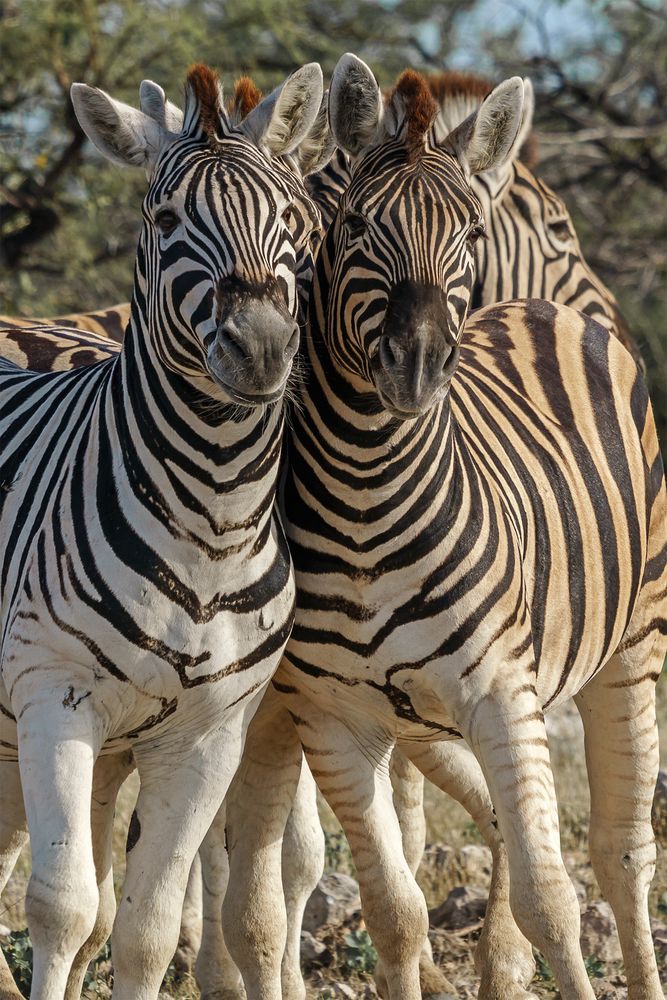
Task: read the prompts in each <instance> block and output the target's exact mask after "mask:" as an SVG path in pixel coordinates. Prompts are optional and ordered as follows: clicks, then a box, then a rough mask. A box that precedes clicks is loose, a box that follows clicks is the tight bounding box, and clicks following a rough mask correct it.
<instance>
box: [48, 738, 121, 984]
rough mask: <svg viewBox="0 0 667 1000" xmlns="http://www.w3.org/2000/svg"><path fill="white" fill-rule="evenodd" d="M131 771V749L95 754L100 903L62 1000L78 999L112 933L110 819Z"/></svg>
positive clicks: (95, 840) (95, 855)
mask: <svg viewBox="0 0 667 1000" xmlns="http://www.w3.org/2000/svg"><path fill="white" fill-rule="evenodd" d="M133 770H134V758H133V757H132V752H131V751H129V750H128V751H125V752H124V753H117V754H110V755H109V756H106V757H98V758H97V761H96V762H95V767H94V769H93V797H92V808H91V827H92V835H93V858H94V861H95V871H96V874H97V888H98V891H99V894H100V896H99V899H100V901H99V905H98V908H97V918H96V920H95V926H94V927H93V929H92V931H91V933H90V936H89V938H88V940H87V941H86V942H85V944H83V945H82V947H81V948H80V949H79V951H78V952H77V955H76V958H75V959H74V962H73V963H72V969H71V971H70V974H69V978H68V980H67V990H66V991H65V1000H79V997H80V996H81V991H82V990H83V980H84V976H85V975H86V970H87V969H88V964H89V963H90V961H91V960H92V959H93V958H94V957H95V955H96V954H97V953H98V951H99V950H100V948H101V947H102V945H103V944H104V943H105V942H106V940H107V938H108V937H109V935H110V934H111V928H112V926H113V918H114V915H115V913H116V896H115V893H114V887H113V868H112V856H111V850H112V842H113V818H114V812H115V808H116V799H117V797H118V791H119V789H120V786H121V785H122V784H123V782H124V781H125V779H126V778H127V776H128V774H131V773H132V771H133Z"/></svg>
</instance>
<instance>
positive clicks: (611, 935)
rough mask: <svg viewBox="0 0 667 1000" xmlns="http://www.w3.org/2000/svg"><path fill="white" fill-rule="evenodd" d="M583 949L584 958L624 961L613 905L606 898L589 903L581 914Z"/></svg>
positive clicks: (602, 960)
mask: <svg viewBox="0 0 667 1000" xmlns="http://www.w3.org/2000/svg"><path fill="white" fill-rule="evenodd" d="M581 950H582V952H583V955H584V958H588V957H589V956H592V957H593V958H597V959H599V960H600V961H601V962H605V963H607V962H622V961H623V955H622V954H621V946H620V944H619V943H618V933H617V931H616V923H615V921H614V915H613V913H612V909H611V906H610V905H609V903H606V902H604V900H601V899H600V900H597V901H596V902H594V903H588V904H587V905H586V906H585V907H584V908H583V910H582V914H581Z"/></svg>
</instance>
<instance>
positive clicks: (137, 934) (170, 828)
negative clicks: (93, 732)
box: [111, 718, 243, 1000]
mask: <svg viewBox="0 0 667 1000" xmlns="http://www.w3.org/2000/svg"><path fill="white" fill-rule="evenodd" d="M165 742H166V741H165ZM242 743H243V724H242V719H240V718H237V719H235V720H233V722H232V723H230V724H229V726H228V727H227V728H225V729H219V730H217V731H216V732H215V733H212V734H210V735H209V736H208V737H204V738H202V739H201V740H200V741H199V742H198V743H197V744H196V745H195V746H192V745H190V746H188V747H183V745H182V743H174V744H170V745H168V746H165V745H164V743H160V742H159V741H156V744H157V745H155V746H151V747H150V748H148V747H143V746H135V748H134V756H135V760H136V763H137V768H138V770H139V777H140V780H141V787H140V790H139V798H138V799H137V804H136V808H135V811H134V813H133V816H132V821H131V823H130V830H129V834H128V844H127V851H128V853H127V870H126V874H125V882H124V884H123V891H122V897H121V902H120V905H119V907H118V913H117V915H116V920H115V923H114V929H113V935H112V938H111V953H112V958H113V964H114V986H113V997H114V998H117V1000H128V998H129V997H131V998H132V1000H156V997H157V995H158V991H159V989H160V984H161V982H162V979H163V977H164V974H165V972H166V971H167V966H168V965H169V962H170V960H171V958H172V956H173V954H174V952H175V950H176V946H177V944H178V934H179V928H180V916H181V913H182V910H183V900H184V897H185V889H186V886H187V883H188V877H189V875H190V869H191V867H192V862H193V860H194V857H195V854H196V853H197V851H198V850H199V845H200V844H201V841H202V840H203V838H204V835H205V834H206V831H207V829H208V827H209V826H210V825H211V823H212V821H213V819H214V817H215V814H216V812H217V810H218V809H219V808H220V804H221V802H222V799H223V798H224V796H225V793H226V791H227V788H228V786H229V783H230V781H231V779H232V777H233V775H234V772H235V771H236V768H237V766H238V763H239V760H240V756H241V748H242Z"/></svg>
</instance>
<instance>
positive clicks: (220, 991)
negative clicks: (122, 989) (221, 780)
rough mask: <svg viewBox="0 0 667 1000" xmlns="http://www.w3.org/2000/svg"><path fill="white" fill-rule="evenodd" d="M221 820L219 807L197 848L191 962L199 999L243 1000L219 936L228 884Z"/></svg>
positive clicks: (222, 809) (223, 809)
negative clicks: (197, 918)
mask: <svg viewBox="0 0 667 1000" xmlns="http://www.w3.org/2000/svg"><path fill="white" fill-rule="evenodd" d="M225 819H226V807H225V805H224V804H223V805H222V806H221V807H220V809H219V810H218V812H217V813H216V816H215V819H214V820H213V823H212V824H211V827H210V829H209V831H208V833H207V834H206V836H205V837H204V840H203V841H202V845H201V847H200V848H199V856H200V858H201V875H202V939H201V947H200V949H199V954H198V955H197V961H196V963H195V979H196V980H197V986H198V987H199V989H200V991H201V996H202V1000H243V998H244V997H245V990H244V988H243V981H242V979H241V973H240V972H239V970H238V968H237V967H236V965H235V963H234V959H233V958H232V956H231V955H230V954H229V951H228V949H227V945H226V943H225V939H224V935H223V933H222V904H223V902H224V899H225V892H226V891H227V884H228V882H229V859H228V857H227V845H226V842H225V840H226V838H225Z"/></svg>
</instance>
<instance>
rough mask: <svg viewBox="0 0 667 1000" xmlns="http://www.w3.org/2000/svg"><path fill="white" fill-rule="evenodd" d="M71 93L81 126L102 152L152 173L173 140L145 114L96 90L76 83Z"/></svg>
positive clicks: (115, 159)
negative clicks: (161, 154)
mask: <svg viewBox="0 0 667 1000" xmlns="http://www.w3.org/2000/svg"><path fill="white" fill-rule="evenodd" d="M70 93H71V96H72V104H73V105H74V111H75V113H76V117H77V118H78V120H79V125H80V126H81V128H82V129H83V131H84V132H85V133H86V135H87V136H88V138H89V139H90V141H91V142H92V143H93V145H94V146H96V147H97V149H99V151H100V153H102V154H103V155H104V156H106V157H107V159H108V160H112V161H113V162H114V163H120V164H122V165H123V166H127V165H130V166H135V167H145V168H146V171H147V172H148V173H150V172H151V170H152V169H153V167H154V166H155V163H156V162H157V158H158V156H159V155H160V153H161V151H162V150H163V149H164V147H165V146H166V145H168V144H169V143H170V142H171V141H172V140H173V138H174V136H173V135H171V134H170V133H169V132H167V131H166V129H164V128H162V126H161V125H159V124H158V123H157V122H155V121H154V120H153V119H152V118H149V117H148V115H145V114H144V113H143V111H138V110H137V109H136V108H132V107H130V105H129V104H123V103H122V102H121V101H115V100H114V99H113V97H110V96H109V95H108V94H106V93H105V92H104V91H103V90H99V89H98V88H97V87H88V86H87V85H86V84H85V83H73V84H72V88H71V91H70Z"/></svg>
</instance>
